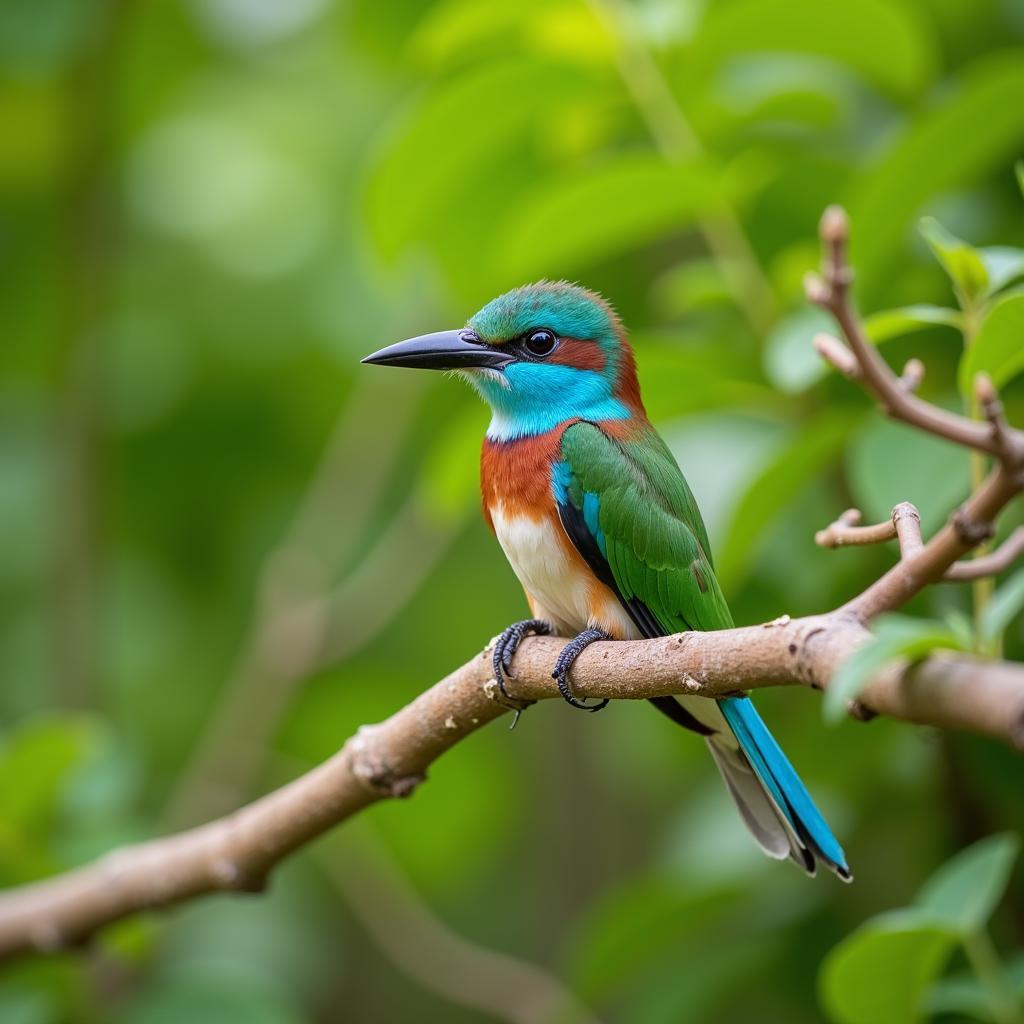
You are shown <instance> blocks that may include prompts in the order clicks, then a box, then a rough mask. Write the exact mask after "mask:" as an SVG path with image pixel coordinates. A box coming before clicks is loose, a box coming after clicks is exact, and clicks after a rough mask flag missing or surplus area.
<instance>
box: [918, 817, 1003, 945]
mask: <svg viewBox="0 0 1024 1024" xmlns="http://www.w3.org/2000/svg"><path fill="white" fill-rule="evenodd" d="M1019 851H1020V839H1019V838H1018V837H1017V836H1016V835H1014V834H1012V833H1010V832H1004V833H1001V834H1000V835H995V836H988V837H987V838H986V839H982V840H980V841H979V842H977V843H974V844H973V845H972V846H968V847H967V849H966V850H961V851H960V853H958V854H957V855H956V856H955V857H953V858H952V860H949V861H947V862H946V863H945V864H944V865H943V866H942V867H941V868H939V870H938V871H936V872H935V874H934V875H932V877H931V878H930V879H929V880H928V881H927V882H926V883H925V885H924V887H923V888H922V889H921V891H920V892H919V893H918V895H917V899H916V900H915V901H914V902H915V904H916V905H917V906H918V907H920V908H921V909H922V910H923V911H925V912H927V913H928V914H930V915H932V916H933V917H935V918H936V919H937V920H940V921H942V922H944V924H945V925H946V927H947V928H949V929H950V930H952V931H954V932H956V934H958V935H970V934H972V933H973V932H976V931H978V930H979V929H981V928H983V927H984V926H985V924H986V923H987V921H988V919H989V917H991V916H992V911H993V910H995V908H996V905H997V904H998V903H999V900H1000V899H1001V898H1002V895H1003V893H1004V892H1005V891H1006V886H1007V884H1008V883H1009V881H1010V873H1011V871H1012V870H1013V864H1014V861H1015V860H1016V859H1017V854H1018V852H1019Z"/></svg>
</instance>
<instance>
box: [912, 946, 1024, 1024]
mask: <svg viewBox="0 0 1024 1024" xmlns="http://www.w3.org/2000/svg"><path fill="white" fill-rule="evenodd" d="M1004 974H1005V976H1006V979H1007V981H1008V982H1009V983H1010V987H1011V988H1012V990H1013V991H1014V992H1015V993H1017V994H1018V995H1019V994H1020V993H1022V992H1024V954H1021V953H1018V954H1017V955H1016V956H1014V957H1012V958H1011V959H1010V960H1009V962H1008V963H1007V964H1006V965H1005V968H1004ZM991 1001H992V996H991V993H990V992H989V991H988V990H987V989H986V988H985V987H984V985H982V984H981V982H980V981H978V979H977V978H976V977H975V976H974V975H973V974H967V973H960V974H951V975H949V977H946V978H939V980H938V981H936V982H935V983H934V984H933V985H932V987H931V988H930V989H929V990H928V995H927V996H926V998H925V1002H924V1005H925V1009H926V1010H927V1012H928V1013H929V1014H939V1013H942V1014H948V1015H949V1016H952V1017H955V1018H957V1019H959V1018H961V1017H970V1018H972V1019H973V1020H980V1021H986V1022H987V1021H992V1020H994V1018H993V1016H992V1005H991Z"/></svg>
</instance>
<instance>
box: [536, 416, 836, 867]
mask: <svg viewBox="0 0 1024 1024" xmlns="http://www.w3.org/2000/svg"><path fill="white" fill-rule="evenodd" d="M552 486H553V489H554V493H555V500H556V502H557V504H558V512H559V517H560V519H561V521H562V525H563V526H564V528H565V531H566V534H567V535H568V536H569V539H570V540H571V541H572V542H573V544H574V545H575V546H576V549H577V550H578V551H579V552H580V554H581V555H582V556H583V558H584V559H585V560H586V561H587V563H588V564H589V565H590V567H591V569H592V570H593V572H594V573H595V574H596V575H597V577H598V578H599V579H601V580H602V581H603V582H605V583H606V584H607V585H608V586H610V587H611V588H612V589H613V590H614V591H615V593H616V594H617V595H618V598H619V600H620V601H621V602H622V604H623V607H624V608H625V609H626V611H627V612H628V613H629V615H630V617H631V618H632V620H633V622H634V623H635V624H636V626H637V628H638V629H639V631H640V632H641V633H642V634H643V635H644V636H647V637H653V636H659V635H664V634H666V633H673V632H677V631H680V630H687V629H700V630H714V629H726V628H728V627H729V626H731V625H732V624H733V623H732V616H731V614H730V613H729V607H728V605H727V604H726V603H725V598H724V597H723V595H722V591H721V588H720V587H719V585H718V580H717V579H716V578H715V572H714V568H713V567H712V563H711V557H710V554H709V548H708V539H707V533H706V531H705V529H704V523H703V522H702V520H701V517H700V513H699V511H698V510H697V505H696V502H695V501H694V499H693V495H692V494H691V493H690V489H689V487H688V486H687V484H686V480H685V479H684V477H683V474H682V472H681V471H680V469H679V467H678V466H677V465H676V462H675V459H673V457H672V454H671V452H670V451H669V450H668V448H667V447H666V445H665V443H664V442H663V441H662V440H661V438H660V437H658V435H657V434H656V433H655V431H654V429H653V428H651V427H649V426H647V425H646V424H644V425H640V426H639V428H638V433H637V435H636V436H635V438H633V439H630V440H628V441H620V440H617V439H615V438H612V437H609V436H608V435H607V434H605V433H604V432H603V431H602V430H601V429H600V428H599V427H598V426H596V425H595V424H593V423H588V422H584V421H581V422H577V423H574V424H572V425H571V426H569V427H568V428H566V430H565V432H564V433H563V435H562V443H561V461H560V462H559V463H558V464H557V465H556V466H555V467H554V472H553V474H552ZM652 703H653V704H654V705H655V706H656V707H657V708H658V710H660V711H662V712H664V713H665V714H666V715H668V716H669V717H670V718H672V719H673V720H674V721H676V722H678V723H679V724H680V725H684V726H686V727H687V728H690V729H693V730H694V731H696V732H700V733H702V734H703V735H704V736H705V737H706V739H707V740H708V744H709V746H710V747H711V751H712V753H713V754H714V756H715V761H716V763H717V764H718V767H719V769H720V770H721V772H722V776H723V778H724V779H725V781H726V784H727V786H728V788H729V791H730V793H731V794H732V796H733V798H734V799H735V800H736V803H737V805H738V806H739V808H740V811H741V813H742V815H743V818H744V821H746V823H747V826H748V827H749V829H750V831H751V833H752V834H753V835H754V838H755V839H756V840H757V842H758V843H759V844H760V846H761V848H762V849H763V850H764V851H765V852H766V853H768V854H769V855H770V856H773V857H785V856H787V855H788V856H789V857H791V858H792V859H793V860H795V861H796V862H797V864H799V865H800V866H801V867H803V868H804V869H805V870H806V871H808V872H810V873H812V874H813V872H814V864H815V858H816V857H820V858H821V859H822V860H823V861H824V862H825V863H826V864H827V865H828V866H829V867H830V868H832V869H833V870H834V871H835V872H836V873H837V874H838V875H840V877H842V878H847V879H848V878H849V877H850V873H849V869H848V868H847V866H846V860H845V856H844V854H843V851H842V847H841V846H840V845H839V843H838V842H837V841H836V839H835V837H834V836H833V835H832V833H831V831H830V829H829V828H828V825H827V824H826V823H825V821H824V819H823V818H822V817H821V815H820V813H819V812H818V809H817V808H816V807H815V806H814V802H813V801H812V800H811V797H810V794H808V793H807V790H806V789H805V787H804V785H803V783H802V782H801V781H800V779H799V776H797V774H796V772H795V771H794V770H793V768H792V766H791V765H790V764H789V762H788V761H787V760H786V758H785V755H784V754H783V753H782V751H781V750H780V749H779V747H778V744H777V743H776V742H775V740H774V739H773V738H772V737H771V734H770V733H769V732H768V730H767V728H765V726H764V723H763V722H762V721H761V719H760V716H759V715H758V714H757V711H756V710H755V708H754V705H753V704H752V703H751V701H750V700H749V699H747V698H726V699H723V700H719V701H708V700H706V699H704V698H700V697H682V698H679V699H673V698H671V697H659V698H655V699H654V700H653V701H652Z"/></svg>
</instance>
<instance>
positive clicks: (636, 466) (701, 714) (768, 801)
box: [363, 281, 853, 881]
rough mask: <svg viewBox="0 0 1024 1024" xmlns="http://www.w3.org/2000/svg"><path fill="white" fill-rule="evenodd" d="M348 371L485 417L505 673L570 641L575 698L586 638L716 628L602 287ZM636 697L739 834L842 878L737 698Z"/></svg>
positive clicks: (673, 475)
mask: <svg viewBox="0 0 1024 1024" xmlns="http://www.w3.org/2000/svg"><path fill="white" fill-rule="evenodd" d="M363 362H364V363H370V364H376V365H384V366H404V367H416V368H421V369H434V370H448V371H454V373H455V374H456V375H458V376H460V377H462V378H464V379H465V380H466V381H468V382H469V384H471V385H472V386H473V387H474V388H475V389H476V391H477V392H479V394H480V395H481V396H482V397H483V399H484V400H485V401H486V402H487V404H488V405H489V406H490V409H491V420H490V424H489V426H488V428H487V432H486V435H485V437H484V440H483V448H482V452H481V461H480V484H481V493H482V499H483V513H484V518H485V519H486V521H487V524H488V526H490V528H491V529H492V531H493V532H494V534H495V536H496V537H497V540H498V543H499V544H500V545H501V548H502V550H503V551H504V553H505V556H506V557H507V559H508V561H509V563H510V564H511V567H512V569H513V571H514V572H515V574H516V576H517V577H518V579H519V582H520V583H521V585H522V587H523V589H524V590H525V592H526V598H527V602H528V604H529V607H530V611H531V618H529V619H524V620H522V621H520V622H515V623H513V624H512V625H510V626H508V627H507V628H506V629H505V630H504V631H503V632H502V633H501V634H500V636H499V637H498V638H497V640H496V642H495V644H494V648H493V667H494V673H495V679H496V682H497V684H498V687H499V689H500V690H501V693H502V694H504V695H505V696H506V697H507V696H508V691H507V688H506V685H505V682H506V677H507V678H512V673H513V671H514V669H513V659H514V656H515V652H516V650H517V648H518V647H519V645H520V643H521V642H522V641H523V639H524V638H525V637H527V636H529V635H546V634H551V635H557V636H573V637H574V639H572V640H571V641H570V642H569V643H568V644H567V645H566V646H565V647H564V649H563V650H562V652H561V654H560V655H559V656H558V658H557V660H556V662H555V665H554V667H553V672H552V675H553V677H554V678H555V680H556V682H557V684H558V689H559V691H560V693H561V695H562V697H563V698H564V699H565V701H566V702H567V703H568V704H570V705H571V706H572V707H574V708H578V709H581V710H586V711H591V712H593V711H599V710H601V709H602V708H604V707H605V706H607V704H608V701H607V700H604V701H601V702H598V703H595V704H588V703H587V702H586V701H583V700H580V699H578V698H577V697H576V696H575V694H574V693H573V691H572V685H571V681H570V669H571V667H572V665H573V662H574V661H575V660H576V659H577V658H578V657H579V655H580V653H581V652H582V651H583V650H585V649H586V647H588V646H589V645H590V644H592V643H594V642H595V641H598V640H636V639H643V638H648V639H649V638H653V637H659V636H668V635H671V634H674V633H678V632H682V631H689V630H717V629H727V628H729V627H731V626H732V625H733V619H732V615H731V613H730V611H729V606H728V604H727V603H726V600H725V597H724V596H723V593H722V589H721V587H720V585H719V582H718V580H717V578H716V576H715V571H714V565H713V562H712V554H711V546H710V544H709V542H708V534H707V530H706V529H705V525H704V522H703V520H702V518H701V514H700V511H699V509H698V507H697V502H696V500H695V499H694V496H693V494H692V492H691V490H690V487H689V485H688V484H687V482H686V478H685V477H684V475H683V473H682V470H681V469H680V468H679V465H678V464H677V462H676V459H675V457H674V456H673V454H672V452H671V451H670V449H669V447H668V445H666V443H665V442H664V441H663V440H662V438H661V436H660V435H659V434H658V432H657V431H656V429H655V428H654V427H653V426H652V424H651V422H650V420H649V419H648V417H647V413H646V411H645V409H644V404H643V400H642V398H641V394H640V386H639V382H638V377H637V369H636V361H635V358H634V354H633V350H632V347H631V345H630V343H629V340H628V338H627V335H626V331H625V329H624V327H623V325H622V322H621V320H620V318H619V316H618V315H617V313H616V312H615V310H614V309H613V308H612V306H611V305H610V303H609V302H608V301H606V300H605V299H604V298H603V297H602V296H601V295H599V294H597V293H596V292H594V291H591V290H588V289H586V288H584V287H582V286H580V285H578V284H574V283H570V282H566V281H539V282H537V283H534V284H528V285H524V286H522V287H518V288H515V289H513V290H511V291H509V292H506V293H505V294H503V295H500V296H498V297H497V298H495V299H493V300H491V301H490V302H488V303H487V305H485V306H484V307H483V308H482V309H481V310H480V311H479V312H478V313H476V314H475V315H474V316H472V317H470V318H469V320H468V321H467V323H466V326H465V327H463V328H461V329H455V330H446V331H436V332H433V333H430V334H424V335H420V336H418V337H415V338H411V339H409V340H407V341H401V342H398V343H397V344H393V345H389V346H388V347H386V348H383V349H381V350H380V351H377V352H374V353H373V354H371V355H369V356H367V357H366V358H365V359H363ZM651 703H652V704H654V705H655V707H656V708H657V709H658V710H659V711H661V712H663V713H664V714H665V715H667V716H668V718H670V719H671V720H672V721H673V722H675V723H676V724H678V725H681V726H683V727H685V728H687V729H689V730H691V731H692V732H694V733H696V734H698V735H699V736H701V737H702V738H703V739H704V741H705V742H706V744H707V746H708V749H709V750H710V751H711V756H712V758H713V760H714V762H715V764H716V765H717V767H718V770H719V772H720V774H721V776H722V778H723V780H724V782H725V786H726V789H727V790H728V792H729V794H730V795H731V797H732V798H733V800H734V801H735V803H736V806H737V808H738V809H739V813H740V816H741V817H742V819H743V822H744V823H745V824H746V826H747V828H748V830H749V831H750V833H751V835H752V836H753V838H754V840H755V841H756V842H757V844H758V845H759V846H760V847H761V849H762V850H763V851H764V852H765V853H766V854H767V855H768V856H769V857H773V858H775V859H778V860H784V859H786V858H789V859H791V860H793V861H794V862H795V863H796V864H797V865H798V866H799V867H801V868H803V869H804V870H805V871H806V872H807V873H808V874H810V875H813V874H814V873H815V869H816V865H817V864H818V863H819V862H820V863H822V864H824V865H825V866H826V867H827V868H829V869H830V870H831V871H832V872H834V873H835V874H836V875H837V876H838V877H839V878H841V879H843V880H844V881H849V880H851V879H852V877H853V876H852V874H851V872H850V869H849V867H848V865H847V862H846V855H845V854H844V852H843V849H842V847H841V846H840V844H839V842H838V840H837V839H836V837H835V836H834V835H833V833H832V830H831V829H830V828H829V826H828V824H827V823H826V821H825V819H824V818H823V816H822V815H821V813H820V812H819V810H818V808H817V807H816V805H815V803H814V801H813V800H812V798H811V796H810V794H809V793H808V791H807V788H806V787H805V786H804V784H803V782H802V781H801V779H800V777H799V775H798V774H797V772H796V771H795V769H794V768H793V767H792V765H791V764H790V762H789V760H788V759H787V758H786V756H785V755H784V754H783V752H782V750H781V749H780V747H779V745H778V743H777V742H776V740H775V739H774V737H773V736H772V734H771V733H770V732H769V730H768V728H767V726H766V725H765V723H764V721H763V720H762V718H761V716H760V715H759V714H758V712H757V710H756V709H755V707H754V704H753V701H752V700H751V699H750V698H749V697H747V696H742V695H737V696H727V697H721V698H718V699H712V698H708V697H702V696H699V695H682V696H678V697H672V696H665V697H656V698H654V699H652V701H651Z"/></svg>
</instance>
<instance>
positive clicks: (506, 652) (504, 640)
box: [491, 619, 551, 728]
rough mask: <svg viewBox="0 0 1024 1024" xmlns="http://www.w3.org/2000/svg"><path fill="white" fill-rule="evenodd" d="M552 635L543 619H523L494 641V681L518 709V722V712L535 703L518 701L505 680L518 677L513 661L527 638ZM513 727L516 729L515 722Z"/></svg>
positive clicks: (504, 695)
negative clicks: (507, 688)
mask: <svg viewBox="0 0 1024 1024" xmlns="http://www.w3.org/2000/svg"><path fill="white" fill-rule="evenodd" d="M550 633H551V627H550V626H549V625H548V624H547V623H546V622H545V621H544V620H543V619H523V621H522V622H513V623H512V625H511V626H508V627H507V628H506V629H503V630H502V631H501V634H500V635H499V637H498V639H497V640H495V641H494V650H493V651H492V652H491V664H492V666H493V667H494V681H495V682H496V683H497V684H498V690H499V691H500V692H501V695H502V697H504V698H505V700H506V701H508V702H509V706H510V707H513V708H515V709H516V722H518V721H519V714H518V712H520V711H521V710H522V709H523V708H524V707H528V706H529V705H530V704H532V703H533V701H525V702H524V701H517V700H516V699H515V698H514V697H513V696H512V695H511V694H510V693H509V692H508V690H506V689H505V679H506V678H508V679H515V677H516V674H515V671H514V670H513V668H512V659H513V658H514V657H515V655H516V651H517V650H519V645H520V644H521V643H522V642H523V639H524V638H525V637H528V636H548V635H549V634H550ZM512 725H513V728H514V727H515V722H513V723H512Z"/></svg>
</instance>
